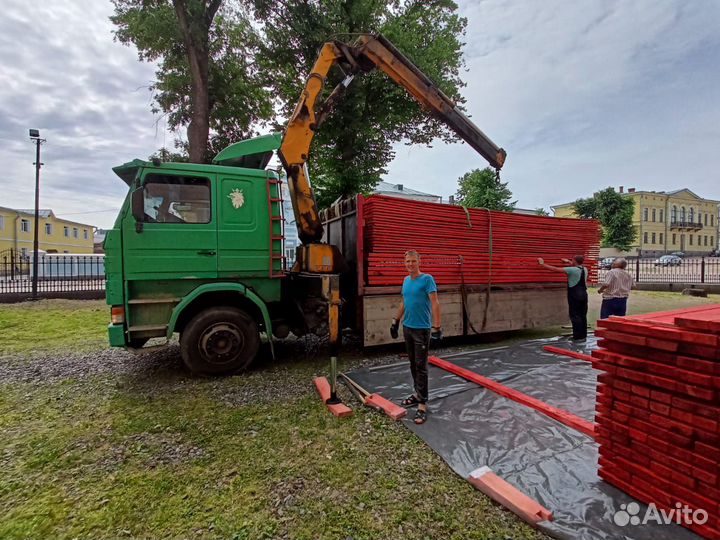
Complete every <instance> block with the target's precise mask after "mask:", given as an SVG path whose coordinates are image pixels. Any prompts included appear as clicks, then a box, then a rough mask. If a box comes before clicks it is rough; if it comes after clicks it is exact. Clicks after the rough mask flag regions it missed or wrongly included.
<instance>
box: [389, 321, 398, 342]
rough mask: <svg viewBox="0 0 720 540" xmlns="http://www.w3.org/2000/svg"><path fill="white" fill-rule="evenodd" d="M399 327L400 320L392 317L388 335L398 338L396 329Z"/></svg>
mask: <svg viewBox="0 0 720 540" xmlns="http://www.w3.org/2000/svg"><path fill="white" fill-rule="evenodd" d="M399 328H400V321H398V320H397V319H393V322H392V324H391V325H390V337H391V338H393V339H397V338H398V329H399Z"/></svg>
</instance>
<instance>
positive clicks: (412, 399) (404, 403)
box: [400, 394, 420, 407]
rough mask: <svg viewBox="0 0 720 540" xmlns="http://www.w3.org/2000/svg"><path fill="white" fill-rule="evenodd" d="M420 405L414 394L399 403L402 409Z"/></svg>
mask: <svg viewBox="0 0 720 540" xmlns="http://www.w3.org/2000/svg"><path fill="white" fill-rule="evenodd" d="M419 403H420V400H419V399H418V398H417V396H416V395H415V394H411V395H409V396H408V397H406V398H405V399H403V400H402V401H401V402H400V405H402V406H403V407H412V406H413V405H418V404H419Z"/></svg>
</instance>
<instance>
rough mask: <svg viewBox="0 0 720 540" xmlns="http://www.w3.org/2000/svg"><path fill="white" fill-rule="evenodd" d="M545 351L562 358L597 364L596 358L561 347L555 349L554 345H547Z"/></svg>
mask: <svg viewBox="0 0 720 540" xmlns="http://www.w3.org/2000/svg"><path fill="white" fill-rule="evenodd" d="M543 350H544V351H547V352H549V353H553V354H559V355H561V356H569V357H570V358H577V359H578V360H586V361H587V362H597V360H595V358H593V357H592V356H590V355H588V354H583V353H579V352H575V351H570V350H568V349H562V348H560V347H554V346H552V345H545V346H544V347H543Z"/></svg>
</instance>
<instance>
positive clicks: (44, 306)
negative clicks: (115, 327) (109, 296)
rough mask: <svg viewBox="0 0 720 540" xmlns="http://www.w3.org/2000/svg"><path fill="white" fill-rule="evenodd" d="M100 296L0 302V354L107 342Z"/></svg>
mask: <svg viewBox="0 0 720 540" xmlns="http://www.w3.org/2000/svg"><path fill="white" fill-rule="evenodd" d="M108 322H110V309H109V307H108V306H107V305H106V304H105V302H104V301H103V300H40V301H38V302H25V303H21V304H0V356H2V355H10V354H25V353H30V352H33V351H49V350H52V351H67V350H74V351H90V350H94V349H97V348H99V347H104V346H106V344H107V324H108Z"/></svg>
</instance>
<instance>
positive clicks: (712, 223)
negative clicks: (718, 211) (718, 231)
mask: <svg viewBox="0 0 720 540" xmlns="http://www.w3.org/2000/svg"><path fill="white" fill-rule="evenodd" d="M710 226H711V227H714V226H715V216H714V215H712V214H711V215H710Z"/></svg>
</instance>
